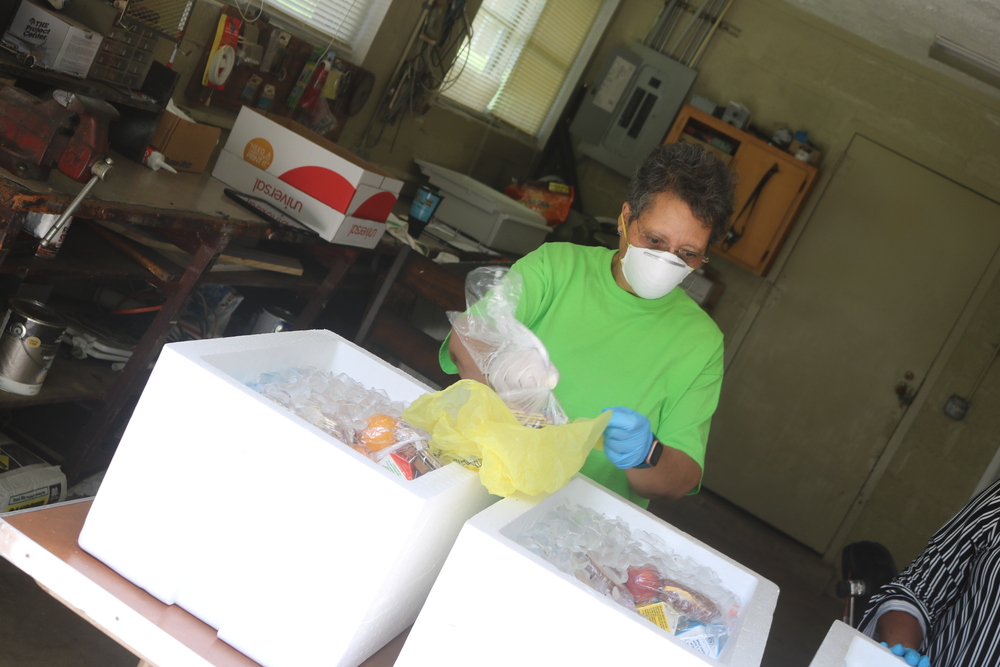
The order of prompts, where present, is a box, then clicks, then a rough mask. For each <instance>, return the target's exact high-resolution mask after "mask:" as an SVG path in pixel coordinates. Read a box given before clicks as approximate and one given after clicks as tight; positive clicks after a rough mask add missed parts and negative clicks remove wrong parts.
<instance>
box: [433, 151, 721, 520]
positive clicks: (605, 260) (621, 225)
mask: <svg viewBox="0 0 1000 667" xmlns="http://www.w3.org/2000/svg"><path fill="white" fill-rule="evenodd" d="M732 210H733V176H732V172H730V170H729V168H728V167H727V166H726V165H724V164H723V163H722V162H721V161H719V160H718V159H717V158H715V157H714V156H713V155H711V154H710V153H709V152H708V151H706V150H705V149H703V148H701V147H700V146H695V145H691V144H668V145H664V146H659V147H657V148H656V149H654V150H653V151H652V152H651V153H650V155H649V157H647V158H646V160H645V161H644V162H643V163H642V164H641V165H640V166H639V168H638V169H637V170H636V173H635V176H634V177H633V179H632V180H631V182H630V183H629V186H628V190H627V194H626V200H625V202H624V203H623V204H622V208H621V215H620V216H619V219H618V233H619V234H620V236H621V238H620V242H619V247H618V249H617V250H611V249H607V248H595V247H586V246H577V245H573V244H568V243H549V244H545V245H543V246H542V247H540V248H539V249H538V250H535V251H533V252H531V253H529V254H528V255H526V256H525V257H523V258H522V259H520V260H518V261H517V262H516V263H515V264H514V266H513V267H512V269H511V270H512V271H514V272H517V273H518V274H520V275H521V277H522V280H523V291H522V295H521V300H520V302H519V303H518V308H517V313H516V315H517V319H518V320H519V321H520V322H522V323H523V324H524V325H526V326H527V327H528V328H529V329H531V331H532V332H534V333H535V335H536V336H538V338H539V339H540V340H541V341H542V343H544V345H545V348H546V350H547V351H548V355H549V358H550V360H551V362H552V364H554V365H555V367H556V368H557V369H558V370H559V383H558V385H557V386H556V387H555V389H554V390H553V391H554V393H555V395H556V398H558V399H559V401H560V403H561V404H562V407H563V409H564V410H565V411H566V414H567V416H568V417H569V418H570V419H576V418H578V417H596V416H597V415H599V414H600V413H601V412H603V411H605V410H608V409H610V410H612V411H613V414H612V416H611V421H610V423H609V425H608V427H607V429H606V430H605V432H604V448H603V450H594V451H592V452H591V453H590V455H589V457H588V459H587V462H586V463H585V464H584V467H583V470H582V472H583V473H584V474H585V475H587V476H588V477H590V478H592V479H594V480H595V481H597V482H599V483H601V484H603V485H604V486H606V487H607V488H609V489H611V490H612V491H615V492H617V493H619V494H621V495H622V496H624V497H626V498H628V499H630V500H632V501H633V502H636V503H638V504H640V505H642V506H644V507H645V506H646V505H648V504H649V499H652V498H680V497H682V496H684V495H685V494H687V493H692V492H696V491H697V489H698V488H699V486H700V483H701V476H702V469H703V466H704V460H705V444H706V442H707V440H708V430H709V424H710V422H711V418H712V413H713V412H714V411H715V407H716V404H717V403H718V397H719V388H720V386H721V383H722V359H723V346H722V333H721V332H720V331H719V329H718V327H717V326H716V325H715V323H714V322H713V321H712V319H711V318H710V317H708V315H707V314H705V312H704V311H703V310H702V309H701V308H700V307H699V306H698V305H697V304H696V303H695V302H694V301H692V300H691V298H690V297H688V295H687V294H686V293H685V292H684V291H683V290H681V289H677V285H679V283H680V282H681V281H682V280H683V279H684V278H685V277H686V276H687V275H688V274H689V273H690V272H691V271H693V270H694V269H697V268H698V267H700V266H701V265H702V264H704V263H705V262H707V261H708V257H706V255H705V253H706V252H707V251H708V246H709V245H710V244H712V243H714V242H716V241H718V240H719V239H721V238H722V236H723V235H724V234H725V231H726V227H727V225H728V223H729V219H730V217H731V216H732ZM512 363H517V364H524V363H525V361H524V357H519V358H518V360H517V361H516V362H512ZM441 366H442V368H443V369H444V370H445V371H446V372H451V373H455V372H458V373H459V375H460V376H461V377H463V378H471V379H474V380H479V381H480V382H485V383H487V384H489V383H490V378H489V377H486V376H484V375H483V373H482V372H480V370H479V369H478V368H477V367H476V365H475V363H474V362H473V361H472V358H471V357H470V355H469V352H468V350H466V349H465V347H464V346H463V345H462V343H461V341H460V340H459V337H458V336H456V335H452V336H450V337H449V340H448V341H446V343H445V344H444V345H443V346H442V350H441ZM518 370H521V369H518ZM525 370H527V371H528V372H523V373H521V372H519V373H517V374H515V375H516V376H517V377H524V378H539V377H545V375H546V374H545V372H531V369H525ZM507 377H510V373H508V374H507Z"/></svg>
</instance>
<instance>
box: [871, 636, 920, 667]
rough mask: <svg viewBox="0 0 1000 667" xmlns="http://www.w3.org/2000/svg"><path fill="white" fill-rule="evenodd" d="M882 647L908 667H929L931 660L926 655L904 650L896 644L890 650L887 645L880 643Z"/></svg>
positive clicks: (900, 645) (904, 648)
mask: <svg viewBox="0 0 1000 667" xmlns="http://www.w3.org/2000/svg"><path fill="white" fill-rule="evenodd" d="M882 646H884V647H886V648H887V649H889V650H890V651H892V654H893V655H898V656H899V657H900V658H901V659H902V660H903V662H905V663H906V664H908V665H912V666H913V667H931V659H930V658H928V657H927V656H926V655H920V651H915V650H913V649H912V648H906V647H904V646H903V645H902V644H896V645H895V646H893V647H892V648H890V647H889V645H888V644H886V643H885V642H882Z"/></svg>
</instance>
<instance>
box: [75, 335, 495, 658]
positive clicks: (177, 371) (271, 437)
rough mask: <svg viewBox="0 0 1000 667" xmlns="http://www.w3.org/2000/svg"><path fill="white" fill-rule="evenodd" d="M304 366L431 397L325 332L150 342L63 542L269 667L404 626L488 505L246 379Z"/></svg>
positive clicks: (469, 482) (476, 491)
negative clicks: (87, 496)
mask: <svg viewBox="0 0 1000 667" xmlns="http://www.w3.org/2000/svg"><path fill="white" fill-rule="evenodd" d="M303 366H315V367H317V368H320V369H324V370H333V371H337V372H344V373H346V374H347V375H349V376H350V377H352V378H354V379H355V380H357V381H359V382H361V383H362V384H364V385H366V386H368V387H376V388H380V389H384V390H385V391H386V393H388V395H389V397H390V398H391V399H393V400H402V401H412V400H413V399H415V398H416V397H417V396H419V395H421V394H423V393H425V392H427V391H430V390H429V388H428V387H427V386H426V385H423V384H421V383H420V382H418V381H416V380H414V379H413V378H411V377H409V376H407V375H406V374H404V373H403V372H401V371H400V370H398V369H397V368H394V367H393V366H390V365H389V364H387V363H385V362H384V361H382V360H381V359H379V358H377V357H375V356H373V355H371V354H370V353H368V352H367V351H365V350H362V349H361V348H359V347H357V346H355V345H354V344H352V343H350V342H348V341H346V340H344V339H343V338H341V337H339V336H337V335H336V334H333V333H331V332H329V331H291V332H282V333H276V334H262V335H256V336H242V337H236V338H224V339H212V340H200V341H190V342H182V343H175V344H171V345H167V346H165V347H164V348H163V351H162V353H161V354H160V357H159V360H158V361H157V362H156V366H155V368H154V369H153V372H152V375H151V376H150V378H149V381H148V383H147V384H146V388H145V390H144V391H143V393H142V396H141V398H140V400H139V403H138V405H137V407H136V409H135V412H134V414H133V416H132V418H131V421H130V422H129V424H128V427H127V429H126V431H125V433H124V436H123V437H122V440H121V443H120V444H119V445H118V450H117V451H116V453H115V456H114V459H113V461H112V462H111V466H110V467H109V469H108V471H107V473H106V475H105V477H104V481H103V482H102V484H101V488H100V491H99V492H98V494H97V497H96V499H95V501H94V504H93V507H92V509H91V510H90V513H89V516H88V517H87V520H86V523H85V525H84V527H83V532H82V533H81V535H80V546H81V547H83V548H84V549H86V550H87V551H89V552H90V553H91V554H93V555H94V556H96V557H97V558H99V559H100V560H102V561H104V562H105V563H106V564H108V565H109V566H110V567H112V568H113V569H115V570H117V571H118V572H119V573H120V574H122V575H123V576H124V577H126V578H127V579H129V580H131V581H132V582H134V583H135V584H137V585H139V586H141V587H142V588H145V589H146V590H147V591H149V592H150V593H151V594H153V595H154V596H155V597H157V598H158V599H160V600H161V601H163V602H165V603H168V604H170V603H176V604H178V605H180V606H181V607H184V608H185V609H187V610H188V611H189V612H191V613H192V614H194V615H195V616H197V617H199V618H201V619H202V620H204V621H205V622H206V623H208V624H209V625H211V626H213V627H215V628H216V629H217V630H218V631H219V637H220V638H221V639H223V640H224V641H226V642H228V643H229V644H231V645H233V646H234V647H236V648H237V649H239V650H240V651H242V652H243V653H245V654H247V655H248V656H249V657H251V658H253V659H254V660H256V661H258V662H260V663H262V664H264V665H267V666H268V667H282V666H285V665H289V666H291V665H295V666H300V665H305V664H317V663H322V664H330V665H351V666H353V665H357V664H359V663H360V662H362V661H363V660H364V659H366V658H367V657H368V656H370V655H371V654H372V653H374V652H375V651H376V650H378V649H379V648H380V647H381V646H383V645H384V644H385V643H386V642H388V641H389V640H390V639H392V638H393V637H395V636H396V635H398V634H399V633H400V632H401V631H402V630H403V629H405V628H406V627H408V626H409V625H410V624H411V623H412V622H413V620H414V619H415V618H416V616H417V613H418V612H419V610H420V606H421V604H423V601H424V598H425V597H426V595H427V593H428V591H429V590H430V588H431V585H432V584H433V582H434V579H435V577H436V576H437V573H438V571H439V569H440V567H441V565H442V564H443V562H444V560H445V557H446V556H447V553H448V550H449V549H450V548H451V546H452V543H453V542H454V540H455V537H456V536H457V535H458V532H459V530H460V529H461V526H462V524H463V522H464V521H465V520H466V519H467V518H469V517H470V516H472V515H473V514H475V513H476V512H478V511H480V510H481V509H483V508H485V507H487V506H488V505H490V504H491V503H492V502H493V501H495V500H496V498H495V497H493V496H490V495H488V494H487V492H486V490H485V488H484V487H483V486H482V484H481V483H480V482H479V477H478V475H476V474H475V473H473V472H470V471H468V470H466V469H464V468H462V467H460V466H458V465H457V464H451V465H449V466H446V467H444V468H441V469H439V470H436V471H433V472H431V473H428V474H426V475H424V476H422V477H419V478H417V479H416V480H413V481H407V480H405V479H403V478H402V477H398V476H396V475H393V474H392V473H391V472H389V471H388V470H386V469H384V468H382V467H380V466H378V465H376V464H375V463H373V462H372V461H370V460H368V459H367V458H365V457H364V456H362V455H361V454H359V453H357V452H355V451H354V450H353V449H351V448H350V447H349V446H347V445H345V444H343V443H341V442H339V441H338V440H336V439H335V438H333V437H331V436H329V435H328V434H326V433H324V432H323V431H321V430H320V429H318V428H316V427H315V426H313V425H311V424H309V423H308V422H306V421H305V420H303V419H301V418H299V417H297V416H296V415H294V414H293V413H291V412H290V411H288V410H286V409H285V408H283V407H281V406H279V405H277V404H276V403H273V402H272V401H270V400H269V399H267V398H265V397H264V396H262V395H260V394H258V393H257V392H256V391H254V390H253V389H250V388H249V387H247V386H246V382H248V381H253V380H256V379H257V378H258V377H259V376H260V374H261V373H263V372H271V371H279V370H283V369H286V368H289V367H303Z"/></svg>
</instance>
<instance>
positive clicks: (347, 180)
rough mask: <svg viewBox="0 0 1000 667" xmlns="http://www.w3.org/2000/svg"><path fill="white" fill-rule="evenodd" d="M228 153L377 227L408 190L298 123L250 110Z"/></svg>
mask: <svg viewBox="0 0 1000 667" xmlns="http://www.w3.org/2000/svg"><path fill="white" fill-rule="evenodd" d="M224 148H225V150H226V151H228V152H229V153H231V154H233V155H236V156H239V157H241V158H242V159H243V160H245V161H247V162H248V163H250V164H251V165H253V166H254V167H256V168H258V169H260V170H262V171H265V172H267V173H268V174H269V175H271V176H274V177H276V178H277V179H279V180H281V181H282V182H284V183H286V184H287V185H290V186H292V187H294V188H296V189H297V190H300V191H301V192H304V193H305V194H307V195H309V196H310V197H312V198H314V199H316V200H317V201H320V202H322V203H324V204H326V205H327V206H329V207H330V208H332V209H334V210H335V211H337V212H338V213H341V214H343V215H345V216H350V217H355V218H360V219H362V220H369V221H371V222H385V221H386V220H387V219H388V217H389V213H390V212H392V208H393V206H395V204H396V198H397V197H398V196H399V191H400V190H401V189H402V187H403V182H402V181H400V180H397V179H395V178H393V177H392V176H390V175H389V174H387V173H385V172H383V171H382V170H380V169H379V168H378V167H376V166H375V165H372V164H370V163H368V162H365V161H364V160H362V159H361V158H359V157H357V156H355V155H352V154H351V153H349V152H348V151H346V150H344V149H343V148H341V147H340V146H338V145H337V144H335V143H333V142H332V141H329V140H327V139H324V138H323V137H321V136H319V135H318V134H316V133H315V132H312V131H310V130H309V129H307V128H305V127H303V126H302V125H299V124H298V123H296V122H295V121H292V120H289V119H288V118H285V117H283V116H278V115H275V114H271V113H267V114H265V113H264V112H261V111H258V110H256V109H251V108H250V107H243V108H242V109H241V110H240V113H239V116H237V118H236V123H235V125H233V129H232V131H231V132H230V133H229V138H228V139H227V140H226V145H225V147H224ZM216 178H220V176H218V175H216ZM221 180H225V178H221Z"/></svg>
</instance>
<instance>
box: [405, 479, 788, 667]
mask: <svg viewBox="0 0 1000 667" xmlns="http://www.w3.org/2000/svg"><path fill="white" fill-rule="evenodd" d="M563 501H569V502H571V503H573V504H576V505H581V506H583V507H589V508H591V509H593V510H596V511H598V512H601V513H602V514H604V515H605V516H608V517H616V516H618V517H621V518H622V519H623V520H624V521H625V522H626V523H628V525H629V527H630V528H631V529H632V530H633V531H637V530H644V531H647V532H649V533H652V534H655V535H658V536H659V537H660V538H662V539H663V540H664V541H665V542H666V544H667V546H669V547H670V548H671V549H672V550H673V551H674V553H676V554H678V555H679V556H688V557H691V558H693V559H695V560H696V561H697V562H698V563H699V564H701V565H704V566H708V567H710V568H712V569H713V570H715V572H716V573H717V574H718V575H719V577H720V578H721V580H722V584H723V585H724V586H726V587H727V588H728V589H729V590H731V591H732V592H733V593H735V594H736V595H737V596H739V598H740V600H741V601H742V610H741V612H740V615H739V617H738V625H737V627H736V629H735V631H734V634H733V636H731V637H730V638H729V641H728V642H727V643H726V646H725V648H724V649H723V651H722V653H721V655H720V656H719V658H718V659H714V658H709V657H708V656H706V655H704V654H702V653H699V652H697V651H696V650H694V649H692V648H691V647H689V646H687V645H686V644H684V643H683V642H682V641H681V640H679V639H677V638H676V637H673V636H672V635H670V634H669V633H667V632H666V631H664V630H661V629H660V628H659V627H657V626H656V625H654V624H653V623H651V622H650V621H648V620H646V619H645V618H643V617H642V616H640V615H639V614H637V613H636V612H633V611H630V610H628V609H625V608H624V607H621V606H620V605H618V604H617V603H616V602H614V601H613V600H611V599H610V598H608V597H605V596H603V595H601V594H600V593H598V592H597V591H595V590H593V589H592V588H590V587H589V586H588V585H586V584H584V583H582V582H580V581H577V580H576V579H575V578H573V577H571V576H570V575H567V574H565V573H563V572H562V571H560V570H559V569H558V568H556V566H554V565H552V564H551V563H548V562H547V561H545V560H544V559H542V558H540V557H538V556H536V555H534V554H532V553H531V552H529V551H528V550H527V549H525V548H523V547H521V546H520V545H519V544H517V543H516V542H515V541H514V540H515V538H516V537H517V536H518V535H520V534H522V533H523V532H524V529H525V528H526V527H527V526H529V525H531V524H532V523H534V522H535V521H536V520H537V518H538V517H539V516H541V515H544V514H545V513H547V512H549V511H550V510H551V509H554V508H555V507H558V505H559V504H561V503H562V502H563ZM777 598H778V587H777V586H776V585H775V584H773V583H772V582H770V581H768V580H766V579H764V578H762V577H760V576H759V575H757V574H755V573H753V572H751V571H750V570H748V569H747V568H745V567H743V566H742V565H740V564H739V563H736V562H735V561H733V560H731V559H730V558H727V557H726V556H724V555H723V554H721V553H719V552H718V551H715V550H714V549H712V548H711V547H709V546H707V545H705V544H703V543H701V542H699V541H697V540H695V539H694V538H692V537H690V536H688V535H687V534H685V533H683V532H681V531H679V530H677V529H676V528H673V527H672V526H670V525H669V524H667V523H665V522H664V521H662V520H660V519H658V518H656V517H655V516H653V515H652V514H650V513H649V512H647V511H645V510H643V509H641V508H639V507H638V506H636V505H634V504H632V503H630V502H628V501H626V500H624V499H622V498H621V497H620V496H617V495H615V494H613V493H611V492H609V491H607V490H606V489H604V488H603V487H601V486H600V485H598V484H596V483H594V482H591V481H590V480H589V479H587V478H585V477H582V476H580V475H577V476H576V477H575V478H574V479H573V480H571V481H570V483H569V484H567V485H566V486H565V487H564V488H563V489H561V490H559V491H557V492H556V493H554V494H552V495H551V496H549V497H548V498H546V499H545V500H542V501H540V502H537V503H535V502H533V501H532V500H526V499H522V498H515V497H510V498H505V499H503V500H501V501H500V502H498V503H497V504H495V505H493V506H492V507H490V508H489V509H487V510H485V511H483V512H480V513H479V514H478V515H476V516H474V517H473V518H471V519H470V520H469V521H468V522H467V523H466V524H465V527H464V528H463V529H462V532H461V533H460V534H459V536H458V540H457V541H456V542H455V546H454V547H453V548H452V550H451V553H450V554H449V556H448V560H447V562H446V563H445V565H444V568H442V570H441V574H440V575H439V576H438V579H437V582H436V583H435V584H434V588H433V589H432V590H431V594H430V595H429V596H428V598H427V602H426V603H425V604H424V608H423V609H422V610H421V612H420V616H419V617H417V622H416V623H415V624H414V625H413V628H412V629H411V630H410V634H409V636H408V637H407V639H406V643H405V644H404V645H403V650H402V652H401V653H400V655H399V658H398V659H397V661H396V666H397V667H407V666H409V665H427V664H433V665H435V666H436V667H441V666H450V665H455V666H459V665H461V666H463V667H464V666H465V665H470V664H474V665H497V666H503V667H508V666H509V665H546V666H549V665H644V664H655V665H665V664H669V665H672V666H681V665H697V666H699V667H703V666H704V665H705V664H710V665H711V664H717V663H721V664H723V665H733V666H739V667H744V666H750V665H759V664H760V660H761V657H762V656H763V653H764V645H765V643H766V642H767V635H768V631H769V629H770V627H771V617H772V615H773V614H774V607H775V604H776V602H777Z"/></svg>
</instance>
